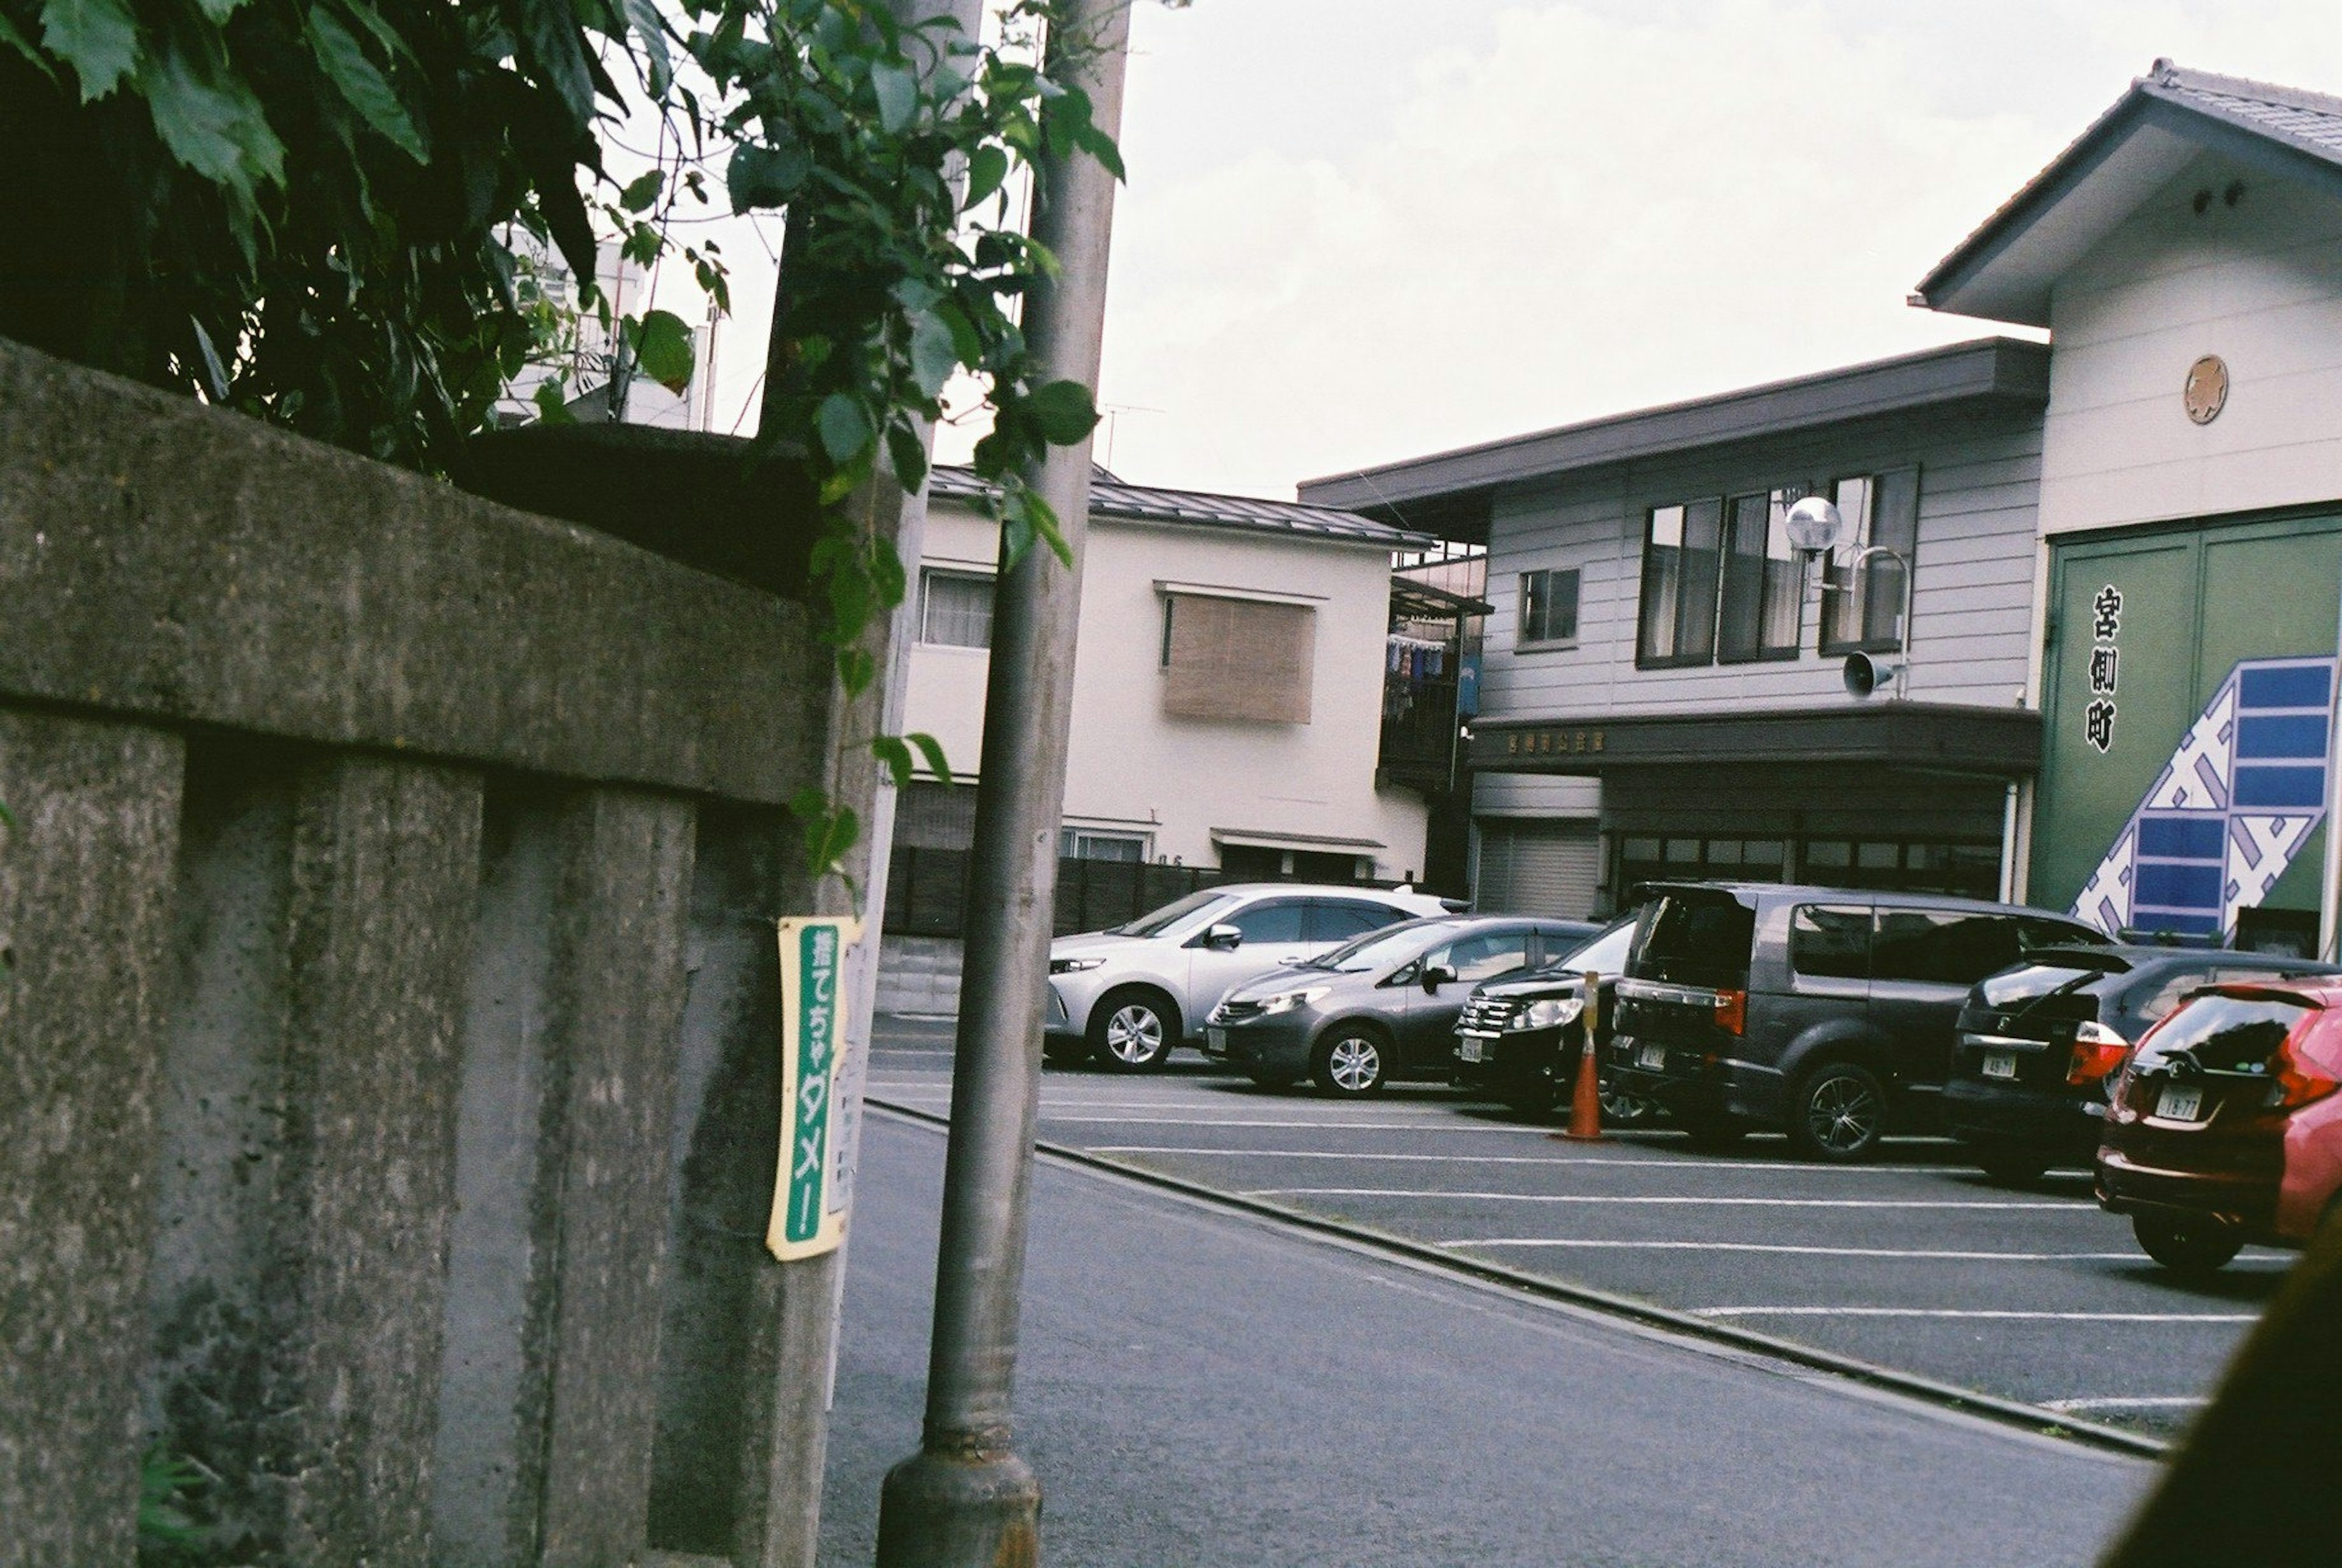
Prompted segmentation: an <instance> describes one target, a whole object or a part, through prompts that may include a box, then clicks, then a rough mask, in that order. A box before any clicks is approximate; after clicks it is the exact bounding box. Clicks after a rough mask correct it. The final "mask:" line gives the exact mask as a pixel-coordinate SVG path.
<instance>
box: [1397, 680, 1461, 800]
mask: <svg viewBox="0 0 2342 1568" xmlns="http://www.w3.org/2000/svg"><path fill="white" fill-rule="evenodd" d="M1455 757H1456V682H1455V679H1454V678H1453V677H1452V676H1429V677H1424V676H1415V677H1410V676H1407V675H1405V674H1392V675H1386V676H1385V677H1384V678H1383V744H1382V758H1381V767H1382V771H1383V772H1384V773H1386V774H1389V775H1390V776H1391V777H1392V778H1394V779H1396V780H1398V781H1399V782H1401V783H1403V784H1428V785H1433V786H1440V785H1445V784H1447V783H1448V781H1449V778H1450V775H1451V773H1452V770H1453V768H1454V765H1455Z"/></svg>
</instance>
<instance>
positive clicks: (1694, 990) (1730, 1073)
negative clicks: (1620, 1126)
mask: <svg viewBox="0 0 2342 1568" xmlns="http://www.w3.org/2000/svg"><path fill="white" fill-rule="evenodd" d="M1643 891H1644V894H1645V896H1646V900H1647V902H1646V903H1645V904H1644V905H1643V907H1642V912H1641V914H1640V916H1639V918H1638V920H1637V922H1636V931H1635V944H1634V948H1633V950H1632V951H1631V952H1630V953H1629V954H1628V956H1627V960H1626V974H1625V976H1624V977H1623V978H1621V979H1620V981H1619V982H1618V998H1617V1008H1618V1018H1617V1024H1616V1032H1615V1033H1614V1034H1613V1035H1612V1037H1611V1040H1610V1044H1609V1045H1608V1047H1607V1053H1606V1065H1607V1066H1608V1068H1609V1070H1610V1074H1609V1075H1610V1078H1611V1081H1612V1083H1613V1084H1614V1085H1615V1086H1616V1087H1617V1088H1618V1089H1621V1090H1624V1091H1626V1092H1627V1093H1631V1094H1643V1095H1646V1096H1648V1097H1649V1098H1651V1099H1654V1100H1656V1101H1658V1102H1659V1103H1660V1104H1663V1105H1665V1106H1666V1108H1667V1109H1668V1111H1670V1112H1671V1113H1673V1114H1674V1115H1675V1118H1676V1122H1677V1123H1678V1124H1680V1125H1682V1126H1684V1127H1685V1128H1686V1129H1687V1130H1688V1131H1690V1133H1691V1134H1692V1135H1693V1136H1694V1137H1695V1138H1696V1139H1697V1140H1699V1141H1701V1142H1704V1143H1708V1144H1721V1143H1725V1142H1728V1141H1730V1140H1731V1139H1733V1138H1736V1137H1737V1136H1738V1135H1739V1134H1742V1133H1745V1132H1747V1131H1749V1130H1751V1129H1752V1128H1757V1127H1772V1128H1777V1129H1778V1130H1780V1131H1782V1132H1786V1133H1787V1134H1789V1137H1790V1139H1791V1140H1792V1141H1793V1142H1794V1143H1795V1144H1797V1146H1798V1147H1799V1148H1800V1149H1802V1150H1803V1151H1804V1152H1805V1153H1807V1154H1810V1155H1812V1156H1814V1157H1816V1158H1817V1159H1825V1160H1857V1159H1861V1158H1863V1157H1864V1156H1865V1155H1867V1154H1869V1153H1870V1152H1871V1151H1872V1150H1873V1149H1874V1148H1875V1147H1876V1146H1877V1142H1878V1139H1879V1137H1880V1136H1881V1135H1882V1134H1884V1133H1886V1132H1887V1130H1888V1129H1889V1127H1890V1126H1894V1125H1897V1124H1927V1123H1929V1122H1931V1121H1932V1120H1933V1119H1934V1111H1935V1101H1936V1099H1937V1095H1938V1094H1940V1093H1941V1091H1942V1089H1943V1084H1944V1080H1945V1078H1946V1076H1947V1074H1948V1073H1949V1071H1950V1067H1951V1061H1952V1045H1953V1034H1954V1029H1955V1025H1956V1024H1957V1021H1958V1018H1959V1013H1960V1006H1961V1004H1962V1003H1963V1002H1964V1001H1966V999H1967V993H1968V988H1969V987H1970V986H1971V985H1974V984H1976V983H1977V981H1979V980H1981V979H1983V978H1984V977H1985V976H1986V975H1987V974H1994V973H1996V972H1997V971H1999V970H2002V969H2006V968H2007V967H2008V966H2009V965H2010V964H2015V963H2017V961H2018V960H2019V959H2020V958H2021V957H2023V956H2024V955H2025V954H2027V953H2029V952H2032V951H2034V950H2036V949H2037V948H2043V947H2052V946H2063V947H2073V946H2081V945H2089V946H2105V945H2108V939H2107V937H2106V936H2105V935H2104V934H2102V933H2100V932H2097V931H2095V930H2093V929H2091V928H2090V927H2088V926H2086V925H2083V924H2078V923H2077V922H2075V921H2072V920H2068V919H2066V918H2064V917H2062V916H2059V915H2055V914H2046V913H2044V912H2043V911H2041V910H2037V909H2024V908H2019V907H2017V906H2016V905H2014V904H1987V903H1982V902H1980V901H1977V900H1975V899H1966V898H1947V897H1940V896H1937V895H1936V894H1919V893H1887V892H1856V891H1850V890H1847V889H1845V888H1829V887H1798V886H1785V885H1782V884H1777V883H1655V884H1648V885H1647V886H1646V888H1645V889H1644V890H1643Z"/></svg>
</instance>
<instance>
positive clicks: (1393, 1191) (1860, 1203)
mask: <svg viewBox="0 0 2342 1568" xmlns="http://www.w3.org/2000/svg"><path fill="white" fill-rule="evenodd" d="M1245 1196H1246V1197H1248V1198H1473V1199H1486V1200H1490V1201H1496V1202H1503V1203H1676V1204H1686V1203H1691V1204H1696V1205H1698V1206H1700V1207H1702V1208H1718V1207H1727V1206H1728V1207H1733V1208H1751V1209H2061V1210H2064V1211H2066V1212H2067V1213H2092V1214H2095V1213H2097V1212H2098V1211H2097V1204H2095V1203H2085V1202H2083V1201H2081V1200H2079V1199H2077V1200H2076V1201H2074V1202H2072V1203H2037V1202H2033V1201H2031V1200H2027V1199H2014V1198H2012V1199H1999V1198H1983V1199H1977V1198H1714V1197H1703V1196H1689V1197H1647V1196H1643V1195H1641V1194H1634V1195H1627V1194H1608V1193H1456V1192H1448V1191H1446V1190H1444V1189H1441V1188H1437V1187H1427V1188H1416V1187H1255V1188H1252V1189H1251V1190H1250V1191H1248V1192H1246V1193H1245Z"/></svg>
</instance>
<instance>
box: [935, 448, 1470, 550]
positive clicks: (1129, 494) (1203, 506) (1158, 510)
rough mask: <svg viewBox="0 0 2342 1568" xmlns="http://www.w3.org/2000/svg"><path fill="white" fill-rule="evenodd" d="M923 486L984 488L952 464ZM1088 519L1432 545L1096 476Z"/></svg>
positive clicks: (1303, 508) (1381, 528)
mask: <svg viewBox="0 0 2342 1568" xmlns="http://www.w3.org/2000/svg"><path fill="white" fill-rule="evenodd" d="M928 485H929V489H930V492H931V493H932V494H937V495H944V496H949V497H951V498H953V499H955V500H966V501H974V500H980V499H982V498H983V495H984V494H985V484H984V482H983V481H982V480H981V479H979V478H977V477H976V474H975V473H974V471H972V470H970V469H967V468H963V467H958V466H956V465H942V466H938V467H936V469H935V470H934V471H933V472H932V473H931V474H930V475H929V477H928ZM1090 516H1091V517H1092V518H1093V519H1096V518H1112V519H1116V520H1117V521H1121V522H1128V523H1156V524H1171V525H1176V526H1187V527H1198V528H1229V529H1236V530H1238V531H1241V532H1245V533H1251V534H1277V535H1280V536H1282V537H1285V538H1288V539H1301V540H1309V539H1317V540H1323V541H1325V542H1326V543H1327V544H1371V545H1374V546H1375V547H1376V548H1378V549H1384V550H1392V551H1397V550H1422V549H1427V548H1429V547H1430V546H1431V545H1432V544H1434V543H1435V542H1436V541H1434V540H1433V539H1432V538H1431V536H1430V535H1428V534H1414V533H1409V532H1408V531H1406V529H1403V528H1394V527H1392V526H1391V525H1390V524H1387V523H1378V522H1376V521H1375V520H1374V519H1373V518H1371V517H1361V516H1359V515H1358V514H1356V513H1355V512H1348V511H1344V510H1342V509H1341V508H1339V507H1335V506H1326V505H1319V504H1312V503H1308V502H1294V501H1268V500H1264V499H1262V498H1260V497H1257V496H1252V495H1218V494H1212V493H1210V492H1207V491H1201V490H1161V489H1156V488H1154V487H1152V486H1149V485H1141V484H1127V483H1126V482H1124V481H1122V480H1119V479H1111V478H1106V477H1099V476H1095V475H1094V476H1093V477H1092V479H1091V481H1090Z"/></svg>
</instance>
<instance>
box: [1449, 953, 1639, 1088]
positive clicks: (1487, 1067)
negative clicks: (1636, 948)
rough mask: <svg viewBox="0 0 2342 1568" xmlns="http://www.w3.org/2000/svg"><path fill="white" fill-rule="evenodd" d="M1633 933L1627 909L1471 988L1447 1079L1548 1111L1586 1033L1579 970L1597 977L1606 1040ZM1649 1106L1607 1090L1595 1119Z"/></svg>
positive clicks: (1572, 1074) (1567, 1083)
mask: <svg viewBox="0 0 2342 1568" xmlns="http://www.w3.org/2000/svg"><path fill="white" fill-rule="evenodd" d="M1634 939H1635V921H1634V917H1633V916H1631V915H1630V916H1628V917H1627V918H1626V919H1625V920H1621V921H1618V922H1616V924H1612V925H1610V926H1608V927H1607V928H1606V929H1605V930H1603V931H1601V932H1600V933H1598V934H1596V935H1595V936H1594V937H1593V938H1592V939H1591V940H1589V941H1587V942H1586V944H1584V945H1583V946H1580V947H1577V948H1576V949H1574V950H1573V951H1571V952H1569V953H1566V954H1563V955H1562V956H1561V957H1560V958H1559V959H1557V960H1556V961H1555V962H1554V963H1552V964H1547V965H1546V966H1545V967H1544V968H1542V969H1538V970H1536V971H1533V972H1531V973H1529V974H1522V975H1518V976H1516V977H1514V978H1510V979H1504V980H1492V981H1490V982H1488V984H1486V985H1483V986H1481V987H1480V988H1479V989H1478V990H1477V991H1475V992H1474V993H1473V994H1472V997H1471V1000H1470V1001H1468V1002H1466V1003H1465V1004H1464V1011H1463V1013H1462V1014H1460V1015H1459V1016H1458V1017H1457V1019H1456V1054H1455V1058H1454V1061H1453V1063H1452V1064H1451V1065H1450V1069H1449V1080H1448V1081H1449V1082H1450V1083H1453V1084H1455V1085H1456V1087H1457V1088H1459V1089H1461V1090H1463V1091H1464V1092H1465V1093H1466V1094H1476V1095H1485V1096H1486V1097H1488V1098H1491V1099H1496V1100H1500V1101H1502V1102H1503V1103H1504V1104H1507V1105H1509V1106H1511V1107H1512V1108H1513V1109H1514V1110H1516V1111H1518V1112H1520V1113H1521V1114H1524V1115H1532V1116H1534V1115H1544V1114H1546V1113H1548V1112H1550V1111H1552V1109H1553V1108H1554V1106H1555V1105H1556V1104H1557V1103H1559V1102H1560V1101H1561V1100H1563V1099H1565V1098H1566V1097H1567V1095H1568V1094H1569V1092H1570V1088H1571V1086H1572V1084H1574V1083H1575V1081H1576V1074H1577V1056H1578V1051H1579V1048H1580V1046H1581V1045H1582V1044H1584V1041H1585V1038H1586V1017H1585V1014H1586V975H1587V974H1589V973H1590V974H1598V975H1600V976H1601V977H1602V980H1601V985H1600V994H1599V995H1598V997H1597V998H1596V1000H1597V1001H1598V1002H1599V1004H1600V1005H1599V1007H1598V1008H1597V1010H1596V1031H1597V1034H1598V1036H1599V1039H1600V1040H1607V1039H1609V1038H1610V1034H1611V1029H1610V1023H1611V1013H1612V1011H1613V1009H1614V1006H1615V1003H1616V990H1617V980H1618V975H1619V974H1620V973H1621V972H1622V971H1624V970H1625V969H1626V953H1627V950H1628V949H1629V948H1630V947H1632V946H1633V945H1634ZM1597 1050H1598V1043H1597ZM1652 1109H1653V1107H1652V1106H1651V1104H1650V1103H1649V1102H1648V1101H1643V1100H1635V1099H1632V1098H1629V1097H1625V1096H1618V1095H1613V1094H1605V1095H1604V1099H1603V1107H1602V1110H1603V1119H1604V1120H1605V1121H1606V1122H1608V1123H1609V1124H1612V1125H1614V1126H1616V1125H1622V1124H1631V1123H1634V1122H1636V1121H1640V1120H1642V1119H1643V1118H1644V1117H1646V1116H1647V1115H1648V1114H1650V1112H1651V1110H1652Z"/></svg>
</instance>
